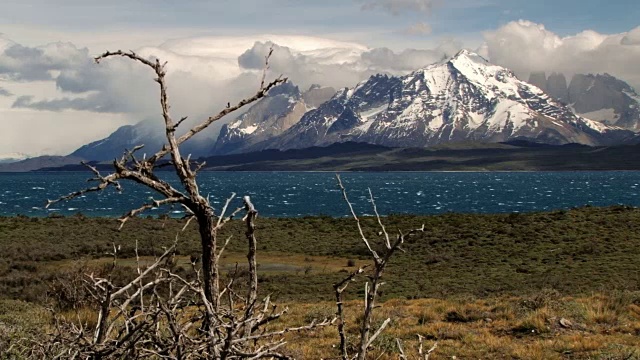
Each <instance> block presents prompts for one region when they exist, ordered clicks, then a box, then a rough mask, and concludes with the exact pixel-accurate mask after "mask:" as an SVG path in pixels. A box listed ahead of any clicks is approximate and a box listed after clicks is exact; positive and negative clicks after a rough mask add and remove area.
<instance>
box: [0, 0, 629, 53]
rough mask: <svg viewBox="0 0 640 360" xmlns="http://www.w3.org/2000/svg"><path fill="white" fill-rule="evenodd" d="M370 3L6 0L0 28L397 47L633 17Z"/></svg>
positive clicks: (459, 1)
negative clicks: (418, 27)
mask: <svg viewBox="0 0 640 360" xmlns="http://www.w3.org/2000/svg"><path fill="white" fill-rule="evenodd" d="M376 1H377V2H378V3H382V2H385V1H387V0H383V1H378V0H352V1H349V0H324V1H310V0H216V1H210V0H189V1H180V2H179V1H173V0H158V1H153V0H134V1H125V0H111V1H96V0H57V1H51V0H5V3H4V4H3V11H2V13H0V26H5V27H7V26H8V25H14V26H28V27H32V28H43V29H44V28H49V29H54V30H58V31H69V32H78V31H84V32H92V31H105V30H110V29H155V28H190V29H194V31H198V32H200V33H232V32H240V33H243V34H247V33H259V32H268V33H299V34H307V35H308V34H320V35H332V34H334V36H335V34H337V35H338V36H342V37H344V38H349V37H351V39H349V40H352V39H355V40H359V41H363V42H366V43H367V45H370V46H388V47H392V48H397V47H402V46H404V45H410V44H416V45H419V44H420V43H421V42H423V41H425V40H428V41H433V39H437V38H439V37H451V36H453V37H459V38H461V39H471V40H474V39H475V40H478V39H480V38H481V32H482V31H485V30H490V29H495V28H497V27H499V26H501V25H503V24H506V23H508V22H509V21H513V20H518V19H526V20H530V21H533V22H536V23H541V24H544V25H545V26H546V28H547V29H549V30H551V31H553V32H555V33H556V34H559V35H561V36H564V35H568V34H574V33H577V32H580V31H582V30H585V29H591V30H595V31H598V32H602V33H615V32H623V31H628V30H629V29H632V28H634V27H636V26H638V25H639V22H638V19H640V6H639V5H638V4H637V1H636V0H613V1H607V2H603V1H601V0H555V1H554V0H534V1H532V0H428V1H424V0H416V1H411V0H404V3H405V4H406V3H412V2H413V3H423V4H428V5H429V7H430V8H431V11H424V12H423V11H416V9H415V8H411V7H406V8H405V10H404V11H400V12H399V13H398V14H396V15H393V14H390V12H389V11H385V9H384V8H383V7H382V6H377V7H375V8H373V9H371V10H362V7H363V5H366V4H367V3H369V4H371V3H375V2H376ZM393 1H394V0H388V2H393ZM397 2H399V3H401V2H403V1H397ZM418 22H423V23H427V24H429V25H430V26H431V28H432V30H433V31H432V33H431V34H423V35H422V36H413V37H411V36H408V35H407V34H403V33H402V30H403V29H405V28H407V27H409V26H411V25H413V24H415V23H418ZM9 28H10V27H9ZM0 29H2V28H0ZM0 32H5V31H2V30H0ZM349 33H352V34H351V35H349ZM362 33H374V34H377V36H375V37H367V36H366V35H362ZM9 35H11V34H9ZM427 35H428V36H427ZM18 36H19V35H18Z"/></svg>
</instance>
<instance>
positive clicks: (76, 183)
mask: <svg viewBox="0 0 640 360" xmlns="http://www.w3.org/2000/svg"><path fill="white" fill-rule="evenodd" d="M89 177H90V174H89V173H87V172H60V173H19V174H10V173H4V174H0V216H11V215H17V214H24V215H29V216H47V215H48V214H50V213H61V214H63V215H72V214H75V213H78V212H82V213H83V214H85V215H88V216H113V217H116V216H120V215H122V214H124V213H126V212H127V211H128V210H129V209H131V208H134V207H138V206H140V205H141V204H143V203H144V202H148V201H149V200H150V199H151V198H153V197H154V196H156V194H154V193H153V192H151V191H150V190H148V189H146V188H144V187H141V186H139V185H136V184H133V183H127V182H123V183H122V185H123V187H124V192H123V193H121V194H119V193H117V192H116V191H115V190H112V189H110V190H108V191H105V192H102V193H90V194H87V195H85V196H82V197H80V198H77V199H74V200H71V201H67V202H63V203H57V204H55V205H53V206H51V208H49V209H44V204H45V202H46V200H47V199H53V198H57V197H60V196H62V195H65V194H68V193H70V192H72V191H75V190H78V189H81V188H83V187H86V186H87V185H90V184H88V183H87V182H86V180H87V179H88V178H89ZM342 179H343V182H344V184H345V186H346V187H347V189H348V191H349V194H350V197H351V200H352V201H353V203H354V207H355V208H356V210H357V211H358V212H359V213H364V214H370V213H371V212H372V210H371V206H370V204H369V202H368V192H367V188H371V190H372V191H373V193H374V196H375V198H376V203H377V205H378V209H379V211H380V213H382V214H389V213H415V214H435V213H443V212H447V211H453V212H465V213H500V212H530V211H544V210H552V209H563V208H571V207H574V206H583V205H586V204H591V205H595V206H606V205H614V204H625V205H632V206H640V172H638V171H624V172H390V173H386V172H385V173H379V172H378V173H345V174H343V175H342ZM199 184H200V188H201V191H202V193H203V194H210V196H211V199H212V202H213V205H214V207H217V208H220V207H221V205H222V204H223V203H224V201H225V200H226V198H228V197H229V195H230V194H231V193H232V192H235V193H237V196H238V197H239V198H238V199H237V200H236V201H237V205H240V201H241V200H240V197H242V196H243V195H250V196H251V197H252V199H253V202H254V204H255V205H256V208H257V209H258V210H259V211H260V213H261V215H263V216H271V217H298V216H305V215H320V214H324V215H330V216H345V215H347V208H346V206H345V204H344V202H343V201H342V198H341V194H340V192H339V190H338V189H337V186H336V181H335V177H334V174H333V173H314V172H273V173H270V172H203V173H200V175H199ZM156 198H158V199H160V198H159V197H156ZM164 213H169V214H171V215H172V216H181V215H182V210H181V209H180V208H178V207H176V208H161V209H153V210H150V211H148V214H150V215H160V214H164Z"/></svg>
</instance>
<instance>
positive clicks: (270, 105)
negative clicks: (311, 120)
mask: <svg viewBox="0 0 640 360" xmlns="http://www.w3.org/2000/svg"><path fill="white" fill-rule="evenodd" d="M333 94H335V89H333V88H323V87H320V86H317V85H314V86H312V87H311V88H310V89H309V90H308V91H306V92H304V93H302V92H300V89H298V87H297V86H295V85H293V84H292V83H284V84H282V85H279V86H277V87H275V88H273V89H272V90H271V91H269V94H268V96H267V97H265V98H264V99H262V100H260V101H259V102H257V103H256V104H255V105H253V106H252V107H251V108H249V110H248V111H247V112H245V113H244V114H242V115H240V116H239V117H238V118H237V119H236V120H234V121H232V122H230V123H228V124H226V125H224V126H223V127H222V129H221V130H220V135H219V136H218V140H217V141H216V143H215V146H214V147H213V151H212V153H213V154H219V155H220V154H233V153H241V152H246V151H247V149H250V148H251V147H252V146H254V145H255V144H257V143H260V142H263V141H265V140H269V139H271V138H274V137H276V136H278V135H280V134H282V133H283V132H285V131H286V130H288V129H289V128H291V127H292V126H293V125H295V124H297V123H298V121H300V118H302V116H303V115H304V114H305V113H306V112H307V111H309V110H312V109H314V108H316V107H318V106H320V105H321V104H322V103H324V102H325V101H327V100H329V99H330V98H331V97H332V96H333Z"/></svg>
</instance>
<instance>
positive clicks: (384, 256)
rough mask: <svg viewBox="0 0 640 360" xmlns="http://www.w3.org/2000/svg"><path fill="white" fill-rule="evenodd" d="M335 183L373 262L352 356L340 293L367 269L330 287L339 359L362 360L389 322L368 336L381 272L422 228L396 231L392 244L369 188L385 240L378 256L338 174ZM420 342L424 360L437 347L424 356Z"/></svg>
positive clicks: (400, 350)
mask: <svg viewBox="0 0 640 360" xmlns="http://www.w3.org/2000/svg"><path fill="white" fill-rule="evenodd" d="M336 180H337V181H338V187H339V188H340V190H341V191H342V197H343V199H344V201H345V203H346V204H347V206H348V207H349V212H350V213H351V216H352V217H353V220H354V221H355V223H356V225H357V227H358V232H359V234H360V238H361V239H362V242H363V243H364V245H365V246H366V247H367V249H368V250H369V253H370V255H371V259H372V260H373V273H372V274H371V275H370V276H369V278H370V281H371V283H369V282H366V283H365V287H364V293H365V294H364V310H363V317H362V322H361V323H360V324H359V325H360V334H359V337H358V340H357V342H358V345H357V352H356V354H355V355H353V356H351V355H349V352H348V348H347V335H346V333H345V317H344V306H343V296H342V294H343V292H344V291H345V290H346V288H347V286H349V283H350V282H351V281H353V280H355V278H356V277H357V276H358V275H359V274H362V273H364V271H365V269H366V268H367V266H364V267H360V268H359V269H358V270H356V271H355V272H353V273H351V274H350V275H349V276H347V277H346V278H345V279H343V280H342V281H340V282H338V283H336V284H334V285H333V288H334V290H335V296H336V305H337V316H338V319H337V321H338V334H339V336H340V353H341V356H342V360H350V359H357V360H365V359H366V356H367V351H368V349H369V347H370V346H371V345H372V344H373V342H374V341H375V339H376V338H377V337H378V336H379V335H380V334H381V333H382V332H383V331H384V329H385V328H386V327H387V326H388V325H389V323H390V322H391V318H387V319H385V320H384V321H383V322H382V324H381V325H380V327H378V329H376V330H375V332H374V333H373V334H371V330H372V329H371V322H372V319H373V312H374V309H375V308H376V301H377V299H378V290H379V289H380V286H382V284H383V282H382V276H383V274H384V271H385V269H386V267H387V265H388V264H389V260H390V259H391V257H392V256H393V254H395V253H396V252H397V251H402V252H404V250H403V249H402V248H401V247H400V246H401V245H402V244H404V242H405V240H406V239H408V238H409V237H411V236H413V235H415V234H417V233H420V232H424V231H425V227H424V224H423V225H422V227H420V228H417V229H412V230H410V231H408V232H406V233H403V232H402V231H401V230H399V229H398V233H397V235H396V236H395V239H393V241H392V237H391V236H390V235H389V232H388V231H387V229H386V227H385V226H384V224H383V222H382V219H381V217H380V214H379V213H378V208H377V206H376V202H375V199H374V197H373V193H372V192H371V189H368V190H369V202H370V203H371V206H372V207H373V212H374V214H375V217H376V220H377V222H378V225H379V226H380V232H379V234H380V235H381V236H384V241H383V242H384V244H383V246H382V250H380V253H379V252H378V251H376V250H375V245H372V243H371V242H370V240H369V239H368V238H367V237H366V236H365V232H364V229H363V228H362V224H361V223H360V219H359V218H358V215H357V214H356V212H355V210H354V209H353V205H352V203H351V201H349V197H348V195H347V190H346V189H345V187H344V185H343V184H342V180H341V179H340V176H339V175H336ZM419 339H420V347H419V355H420V357H421V358H423V356H424V359H428V358H429V354H431V352H433V351H434V350H435V347H436V345H434V346H433V347H432V348H431V349H430V350H429V351H428V352H427V354H425V355H423V351H422V337H419ZM396 341H397V344H398V351H399V353H400V357H401V358H403V359H406V356H405V355H404V349H403V348H402V345H401V342H400V340H399V339H396Z"/></svg>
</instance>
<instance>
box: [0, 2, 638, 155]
mask: <svg viewBox="0 0 640 360" xmlns="http://www.w3.org/2000/svg"><path fill="white" fill-rule="evenodd" d="M1 10H2V11H1V12H0V127H2V128H3V129H4V130H3V132H2V134H0V157H1V156H2V155H3V154H6V153H12V152H25V153H29V154H31V155H34V154H42V153H47V154H66V153H69V152H71V151H73V150H75V149H76V148H77V147H79V146H81V145H83V144H86V143H87V142H90V141H95V140H98V139H100V138H103V137H105V136H107V135H109V134H110V133H111V132H112V131H114V130H115V129H117V128H118V127H119V126H122V125H125V124H134V123H137V122H138V121H141V120H144V119H148V118H153V117H154V116H157V111H158V109H157V99H155V98H154V97H153V94H154V93H153V90H149V89H153V83H152V82H149V78H148V77H147V76H146V75H147V74H145V73H141V72H140V71H139V69H137V68H135V67H134V66H131V64H125V63H121V62H115V61H114V62H109V64H105V65H101V66H99V67H96V66H95V64H93V63H92V61H91V57H92V55H96V54H98V53H101V52H103V51H104V50H106V49H110V50H115V49H123V50H127V49H134V50H136V51H139V52H141V53H143V54H145V55H146V56H158V57H160V58H162V59H163V60H169V63H170V68H171V71H174V72H175V73H174V74H175V75H174V78H173V79H171V89H174V93H173V94H171V96H172V99H173V100H174V108H175V109H176V110H177V111H182V112H184V113H186V114H188V115H190V118H191V117H193V118H197V117H199V116H205V115H207V114H208V113H209V112H210V111H213V110H215V109H216V108H217V107H218V106H220V105H223V104H226V103H227V101H228V100H232V99H234V98H235V97H236V96H239V97H241V95H243V94H244V93H243V92H242V91H244V90H246V89H247V87H250V86H255V84H252V83H248V82H247V81H253V80H251V79H252V78H253V77H255V76H256V74H255V73H256V71H255V69H248V68H244V67H243V66H241V65H240V64H239V62H238V57H239V56H240V55H242V54H246V53H249V54H250V55H251V56H256V57H257V58H260V59H261V58H262V56H264V55H263V52H264V51H265V49H267V48H268V46H266V45H265V43H266V42H268V41H271V42H274V43H276V44H277V45H279V46H280V48H279V49H278V52H277V54H276V55H275V56H274V57H275V58H276V59H275V60H276V61H274V63H273V64H272V71H273V72H276V71H277V72H279V73H283V74H286V75H287V76H289V77H290V79H292V80H293V81H294V82H295V83H296V84H298V85H300V86H303V87H304V86H309V84H310V83H321V84H322V85H327V86H332V87H336V88H337V87H344V86H353V85H355V84H356V83H357V82H358V81H361V80H364V79H366V78H367V77H368V76H370V75H371V74H373V73H378V72H385V73H390V74H402V73H407V72H409V71H412V70H415V69H417V68H420V67H423V66H426V65H428V64H430V63H433V62H435V61H439V60H440V59H442V58H443V57H446V56H450V55H452V54H454V53H455V52H457V51H459V50H460V49H461V48H466V49H470V50H472V51H478V52H480V53H481V55H483V56H485V57H486V58H488V59H489V60H490V61H491V62H493V63H495V64H497V65H501V66H504V67H507V68H510V69H512V70H513V71H515V73H516V74H517V75H518V76H520V77H522V78H524V79H526V78H527V77H528V75H529V73H530V72H531V71H547V72H562V73H565V74H566V75H567V76H568V77H570V76H572V75H573V74H575V73H604V72H607V73H610V74H612V75H614V76H616V77H619V78H620V79H622V80H624V81H627V82H628V83H629V84H631V85H632V86H634V87H636V89H640V68H638V64H640V5H638V0H609V1H606V2H604V1H602V0H323V1H311V0H185V1H176V0H108V1H106V0H3V1H2V5H1ZM8 49H10V51H7V50H8ZM16 54H23V55H20V56H16ZM193 89H197V91H195V92H194V91H193ZM220 91H223V94H224V96H222V97H220V96H219V97H214V98H212V96H211V95H210V94H212V93H213V94H219V93H220ZM60 137H65V139H66V141H65V142H60V141H59V138H60Z"/></svg>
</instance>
